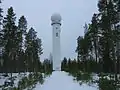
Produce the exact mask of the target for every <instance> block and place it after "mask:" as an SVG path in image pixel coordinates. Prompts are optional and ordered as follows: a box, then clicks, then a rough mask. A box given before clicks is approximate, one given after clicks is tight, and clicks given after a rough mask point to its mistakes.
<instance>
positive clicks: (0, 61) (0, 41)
mask: <svg viewBox="0 0 120 90" xmlns="http://www.w3.org/2000/svg"><path fill="white" fill-rule="evenodd" d="M1 3H2V2H1V0H0V66H1V68H2V67H3V52H2V51H3V32H2V20H3V15H2V13H3V9H2V8H1Z"/></svg>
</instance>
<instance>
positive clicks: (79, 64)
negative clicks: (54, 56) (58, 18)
mask: <svg viewBox="0 0 120 90" xmlns="http://www.w3.org/2000/svg"><path fill="white" fill-rule="evenodd" d="M97 5H98V13H94V14H93V16H92V20H91V22H90V23H88V24H85V26H84V29H85V34H84V36H79V37H78V38H77V47H76V50H75V51H76V53H77V60H71V59H67V58H64V59H63V61H62V66H61V69H62V70H63V71H68V72H75V73H76V72H77V71H83V72H95V73H101V72H103V73H113V74H114V75H115V79H116V80H117V74H118V73H120V0H99V1H98V4H97Z"/></svg>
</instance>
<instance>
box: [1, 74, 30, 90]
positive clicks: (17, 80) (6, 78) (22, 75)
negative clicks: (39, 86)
mask: <svg viewBox="0 0 120 90" xmlns="http://www.w3.org/2000/svg"><path fill="white" fill-rule="evenodd" d="M3 75H5V74H4V73H0V86H3V85H4V84H5V82H10V79H9V78H10V73H8V76H6V77H5V76H3ZM28 75H29V73H28V72H27V73H26V74H24V73H21V74H19V73H12V77H14V86H15V87H17V86H18V82H19V80H21V79H22V78H23V77H25V76H28ZM0 90H1V88H0Z"/></svg>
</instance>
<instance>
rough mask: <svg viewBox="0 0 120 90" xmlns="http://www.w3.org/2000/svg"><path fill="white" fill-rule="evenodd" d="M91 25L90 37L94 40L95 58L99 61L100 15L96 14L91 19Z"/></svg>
mask: <svg viewBox="0 0 120 90" xmlns="http://www.w3.org/2000/svg"><path fill="white" fill-rule="evenodd" d="M91 22H92V23H91V27H90V28H89V29H90V31H89V37H90V41H91V42H92V43H91V44H92V46H93V49H92V51H94V54H95V60H96V62H98V15H97V14H94V15H93V17H92V21H91Z"/></svg>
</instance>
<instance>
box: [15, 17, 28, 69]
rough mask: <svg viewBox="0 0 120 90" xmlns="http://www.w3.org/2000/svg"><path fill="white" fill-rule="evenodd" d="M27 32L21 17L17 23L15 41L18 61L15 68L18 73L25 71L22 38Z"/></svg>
mask: <svg viewBox="0 0 120 90" xmlns="http://www.w3.org/2000/svg"><path fill="white" fill-rule="evenodd" d="M26 30H27V20H26V18H25V17H24V16H21V17H20V19H19V22H18V33H17V41H18V49H17V50H18V51H17V52H18V60H17V63H18V64H17V66H18V69H19V71H24V70H25V63H24V62H25V58H24V49H25V46H24V37H25V35H26Z"/></svg>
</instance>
